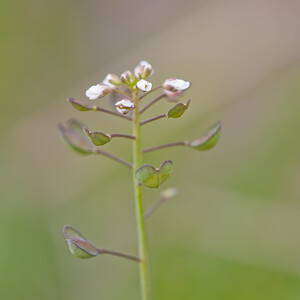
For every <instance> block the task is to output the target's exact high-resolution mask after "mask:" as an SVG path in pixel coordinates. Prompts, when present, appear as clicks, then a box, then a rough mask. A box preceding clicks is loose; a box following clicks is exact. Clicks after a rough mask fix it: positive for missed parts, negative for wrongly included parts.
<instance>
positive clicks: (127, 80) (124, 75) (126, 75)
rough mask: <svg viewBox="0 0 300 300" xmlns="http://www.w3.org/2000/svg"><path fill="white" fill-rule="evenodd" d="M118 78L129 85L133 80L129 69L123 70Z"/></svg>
mask: <svg viewBox="0 0 300 300" xmlns="http://www.w3.org/2000/svg"><path fill="white" fill-rule="evenodd" d="M120 79H121V81H122V82H123V83H125V84H127V85H130V84H132V83H133V81H134V76H133V74H132V73H131V72H130V71H125V72H124V73H122V74H121V76H120Z"/></svg>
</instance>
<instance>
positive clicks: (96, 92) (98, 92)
mask: <svg viewBox="0 0 300 300" xmlns="http://www.w3.org/2000/svg"><path fill="white" fill-rule="evenodd" d="M110 91H111V90H110V88H109V86H107V85H106V84H103V83H99V84H96V85H92V86H91V87H90V88H89V89H87V90H86V92H85V95H86V96H87V97H88V98H89V99H90V100H95V99H97V98H102V97H104V96H105V95H107V94H108V93H110Z"/></svg>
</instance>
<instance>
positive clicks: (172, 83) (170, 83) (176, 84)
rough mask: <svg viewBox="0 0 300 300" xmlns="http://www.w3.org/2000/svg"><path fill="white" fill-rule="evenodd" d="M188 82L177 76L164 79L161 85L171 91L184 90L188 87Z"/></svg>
mask: <svg viewBox="0 0 300 300" xmlns="http://www.w3.org/2000/svg"><path fill="white" fill-rule="evenodd" d="M190 85H191V84H190V82H189V81H185V80H182V79H177V78H170V79H167V80H165V82H164V84H163V87H164V88H165V89H166V90H168V91H171V92H176V91H184V90H186V89H188V88H189V87H190Z"/></svg>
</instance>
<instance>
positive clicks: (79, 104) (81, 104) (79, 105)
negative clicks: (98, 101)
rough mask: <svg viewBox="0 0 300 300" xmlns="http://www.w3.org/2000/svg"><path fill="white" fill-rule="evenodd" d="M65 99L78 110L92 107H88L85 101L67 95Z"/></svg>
mask: <svg viewBox="0 0 300 300" xmlns="http://www.w3.org/2000/svg"><path fill="white" fill-rule="evenodd" d="M67 101H68V102H69V103H71V104H72V105H73V107H74V108H76V109H77V110H79V111H88V110H92V109H93V108H92V107H89V106H88V104H87V103H85V102H83V101H80V100H76V99H73V98H70V97H68V98H67Z"/></svg>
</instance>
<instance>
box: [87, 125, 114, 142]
mask: <svg viewBox="0 0 300 300" xmlns="http://www.w3.org/2000/svg"><path fill="white" fill-rule="evenodd" d="M83 130H84V131H85V133H86V134H87V135H88V136H89V137H90V139H91V141H92V142H93V144H94V145H95V146H102V145H105V144H107V143H108V142H110V140H111V138H110V136H109V135H108V134H105V133H102V132H98V131H90V130H88V129H87V128H86V127H83Z"/></svg>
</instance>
